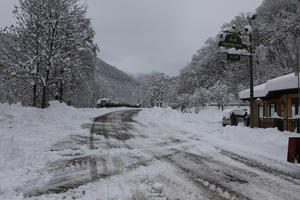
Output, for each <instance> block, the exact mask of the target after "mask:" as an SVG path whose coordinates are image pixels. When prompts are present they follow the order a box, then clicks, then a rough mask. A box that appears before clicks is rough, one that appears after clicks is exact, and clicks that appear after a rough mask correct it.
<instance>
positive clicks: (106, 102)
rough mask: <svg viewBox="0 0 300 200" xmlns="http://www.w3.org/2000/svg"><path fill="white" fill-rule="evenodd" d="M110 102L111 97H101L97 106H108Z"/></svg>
mask: <svg viewBox="0 0 300 200" xmlns="http://www.w3.org/2000/svg"><path fill="white" fill-rule="evenodd" d="M109 103H110V102H109V99H107V98H102V99H99V100H98V102H97V108H103V107H108V106H109Z"/></svg>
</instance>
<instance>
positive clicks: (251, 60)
mask: <svg viewBox="0 0 300 200" xmlns="http://www.w3.org/2000/svg"><path fill="white" fill-rule="evenodd" d="M256 16H257V15H256V14H254V15H252V16H251V17H248V23H249V25H250V27H251V29H252V21H253V20H255V19H256ZM248 32H249V43H250V45H249V54H250V55H249V65H250V66H249V67H250V70H249V71H250V128H254V115H253V114H254V112H253V111H254V84H253V45H252V43H253V38H252V37H253V35H252V30H251V31H248Z"/></svg>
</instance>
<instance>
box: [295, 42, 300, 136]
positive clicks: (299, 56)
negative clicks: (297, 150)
mask: <svg viewBox="0 0 300 200" xmlns="http://www.w3.org/2000/svg"><path fill="white" fill-rule="evenodd" d="M296 43H297V44H296V45H297V58H296V59H297V61H296V70H295V71H296V75H297V79H298V113H297V115H300V77H299V70H300V38H297V42H296ZM297 133H300V127H299V119H297Z"/></svg>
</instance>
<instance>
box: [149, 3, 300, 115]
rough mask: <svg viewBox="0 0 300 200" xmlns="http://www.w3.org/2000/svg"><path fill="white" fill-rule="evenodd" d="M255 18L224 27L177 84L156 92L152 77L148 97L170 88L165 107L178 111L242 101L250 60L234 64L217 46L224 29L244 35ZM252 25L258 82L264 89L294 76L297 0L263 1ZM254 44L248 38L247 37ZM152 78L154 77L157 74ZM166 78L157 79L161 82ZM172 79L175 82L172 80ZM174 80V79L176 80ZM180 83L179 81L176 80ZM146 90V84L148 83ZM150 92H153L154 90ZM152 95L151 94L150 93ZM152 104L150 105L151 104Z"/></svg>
mask: <svg viewBox="0 0 300 200" xmlns="http://www.w3.org/2000/svg"><path fill="white" fill-rule="evenodd" d="M249 15H251V13H244V14H240V15H238V16H236V17H235V18H234V19H233V20H231V21H230V22H228V23H225V24H223V26H222V27H221V29H220V32H219V33H216V35H215V36H214V37H211V38H209V39H208V40H207V41H206V43H205V45H204V46H203V47H202V48H200V49H199V50H198V51H197V52H196V53H195V54H194V55H193V57H192V60H191V62H190V63H189V64H188V65H187V66H185V67H184V68H183V69H182V70H181V71H180V74H179V76H178V77H173V78H171V79H172V80H173V81H160V82H159V83H158V85H157V86H156V87H154V88H153V86H152V89H151V84H150V86H149V83H151V81H149V78H148V79H147V78H146V79H144V81H145V82H146V83H148V90H149V92H148V95H147V96H148V98H150V99H151V98H152V97H153V96H155V95H154V94H153V92H151V91H152V90H154V89H157V88H161V86H159V85H160V84H162V83H166V84H167V85H168V86H167V87H163V90H165V88H168V92H166V91H164V92H163V94H164V95H165V96H164V99H165V103H166V104H167V105H173V106H174V107H181V108H182V109H184V108H187V107H196V108H198V109H199V105H200V106H201V105H205V104H207V103H209V102H211V103H216V104H219V105H222V104H226V103H233V102H237V103H238V102H239V95H238V93H239V91H241V90H244V89H247V88H249V58H248V57H245V56H242V58H241V60H240V61H229V60H227V55H226V54H224V53H222V52H221V51H220V49H219V47H218V43H219V41H220V38H219V36H220V33H221V32H222V31H224V30H230V31H243V30H244V29H245V27H248V26H249V24H248V19H247V17H248V16H249ZM256 15H257V17H256V19H255V21H253V24H252V29H253V30H252V31H253V33H252V34H253V46H254V83H255V85H258V84H261V83H263V82H265V81H267V80H269V79H271V78H274V77H278V76H281V75H284V74H287V73H291V72H293V70H294V69H295V67H296V65H297V56H296V54H297V47H296V40H297V38H300V2H299V1H298V0H286V1H282V0H264V1H263V3H262V4H261V5H260V6H259V7H258V8H257V9H256ZM242 39H243V42H244V43H245V44H248V45H249V41H248V40H247V38H242ZM149 76H150V78H151V76H155V73H153V74H152V75H149ZM159 76H162V75H157V78H158V77H159ZM169 79H170V78H169ZM171 79H170V80H171ZM174 80H175V81H174ZM146 85H147V84H146ZM149 88H150V89H149ZM146 91H147V90H146ZM148 102H150V101H149V100H148Z"/></svg>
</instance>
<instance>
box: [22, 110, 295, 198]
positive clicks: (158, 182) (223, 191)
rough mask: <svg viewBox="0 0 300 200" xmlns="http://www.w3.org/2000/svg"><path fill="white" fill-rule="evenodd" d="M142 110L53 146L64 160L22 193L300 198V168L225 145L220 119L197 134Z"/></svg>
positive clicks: (112, 116)
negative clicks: (222, 139)
mask: <svg viewBox="0 0 300 200" xmlns="http://www.w3.org/2000/svg"><path fill="white" fill-rule="evenodd" d="M139 112H140V110H128V111H118V112H113V113H109V114H106V115H104V116H101V117H98V118H96V119H95V120H94V123H93V125H92V126H91V127H90V128H91V131H90V135H89V136H82V135H72V136H70V137H67V138H65V139H64V140H63V141H61V142H59V143H57V144H55V145H53V146H52V147H51V151H52V152H55V153H57V154H59V155H60V158H59V159H57V160H55V161H53V162H49V163H48V164H47V167H46V168H45V169H38V173H39V175H38V176H36V177H37V178H34V179H32V180H31V181H30V182H28V183H27V184H26V186H24V187H23V188H20V190H21V191H22V192H23V193H24V196H25V197H27V198H30V199H92V200H93V199H95V200H117V199H121V200H123V199H124V200H127V199H128V200H144V199H145V200H152V199H153V200H167V199H171V200H173V199H174V200H177V199H182V200H194V199H195V200H199V199H213V200H218V199H260V200H261V199H272V200H283V199H287V200H299V198H300V167H299V166H297V165H292V164H288V163H286V162H284V161H280V160H275V159H272V158H270V157H267V156H264V155H263V154H262V155H259V154H257V155H256V154H253V155H250V154H249V156H245V153H240V152H239V151H237V150H236V149H237V148H228V145H227V146H226V145H224V146H223V145H220V144H219V141H218V140H215V139H213V138H214V137H217V136H216V133H221V132H222V130H223V127H221V126H219V125H218V124H217V123H216V122H215V123H212V122H207V121H206V122H205V121H204V122H203V123H204V124H203V129H202V130H198V132H201V131H202V132H205V134H195V133H194V132H192V131H191V132H188V131H187V130H186V129H180V128H176V126H174V127H173V126H169V127H168V126H167V125H162V124H161V123H160V121H159V120H161V119H159V116H157V118H156V119H155V118H153V119H151V120H147V119H149V118H147V116H146V115H147V113H146V115H145V112H144V111H142V112H141V113H140V114H139ZM143 112H144V113H143ZM140 115H141V116H140ZM143 115H145V116H143ZM139 116H140V117H139ZM152 117H155V116H153V115H152ZM160 117H161V116H160ZM165 120H166V121H167V120H168V119H165ZM175 123H176V122H175ZM179 123H180V122H179ZM209 123H210V124H209ZM187 126H188V124H187ZM244 129H245V128H244ZM214 134H215V136H214ZM253 145H254V144H253ZM254 146H255V145H254ZM256 156H257V157H256Z"/></svg>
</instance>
